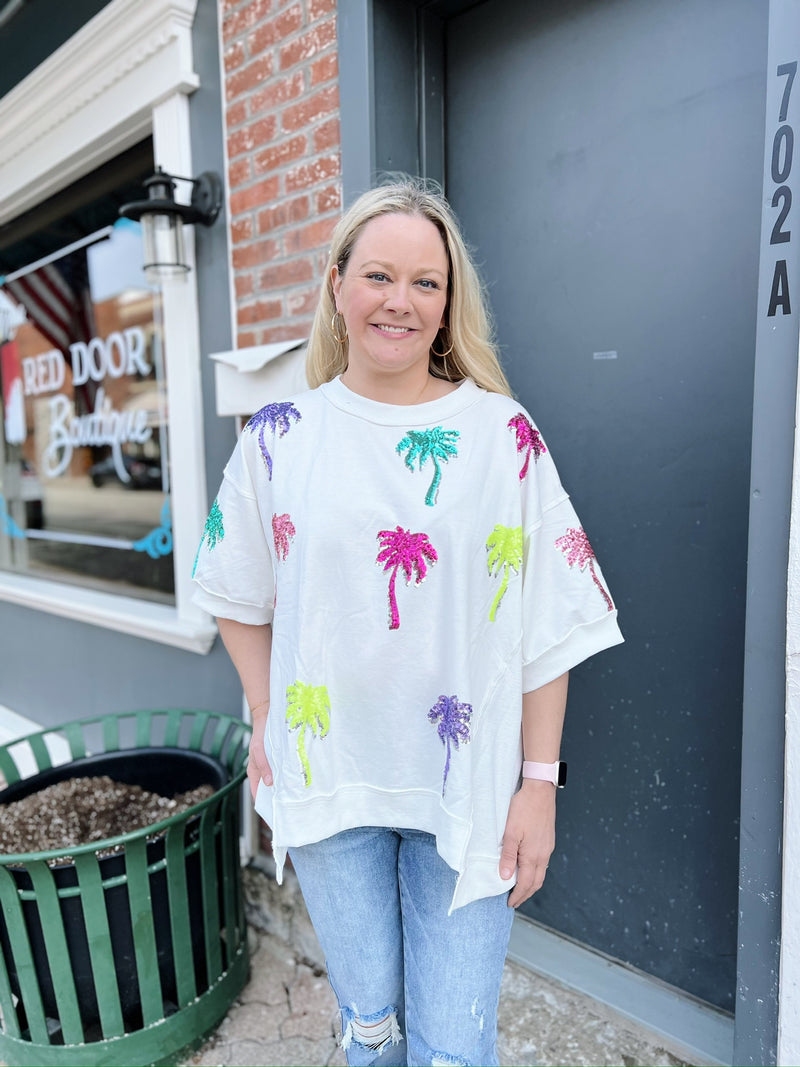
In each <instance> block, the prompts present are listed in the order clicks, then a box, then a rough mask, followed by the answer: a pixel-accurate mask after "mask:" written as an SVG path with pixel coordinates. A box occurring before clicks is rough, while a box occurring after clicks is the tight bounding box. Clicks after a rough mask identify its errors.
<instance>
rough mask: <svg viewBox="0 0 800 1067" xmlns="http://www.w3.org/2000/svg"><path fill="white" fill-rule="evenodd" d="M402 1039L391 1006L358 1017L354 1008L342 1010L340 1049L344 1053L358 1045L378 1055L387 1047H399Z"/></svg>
mask: <svg viewBox="0 0 800 1067" xmlns="http://www.w3.org/2000/svg"><path fill="white" fill-rule="evenodd" d="M402 1039H403V1035H402V1033H401V1032H400V1024H399V1023H398V1021H397V1008H395V1007H393V1006H392V1005H388V1006H387V1007H385V1008H384V1009H383V1010H382V1011H376V1012H373V1013H372V1014H371V1015H359V1014H358V1012H357V1011H356V1009H355V1007H344V1008H342V1048H343V1049H344V1050H345V1051H346V1050H347V1049H348V1048H349V1047H350V1046H351V1045H359V1046H360V1047H361V1048H364V1049H370V1050H371V1051H372V1052H374V1053H376V1055H380V1054H381V1052H383V1050H384V1049H385V1048H386V1047H387V1045H399V1044H400V1042H401V1041H402Z"/></svg>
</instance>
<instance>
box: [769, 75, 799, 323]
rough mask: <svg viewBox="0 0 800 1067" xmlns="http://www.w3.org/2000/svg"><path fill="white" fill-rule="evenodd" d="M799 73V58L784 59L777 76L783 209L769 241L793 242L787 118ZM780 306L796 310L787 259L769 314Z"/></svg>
mask: <svg viewBox="0 0 800 1067" xmlns="http://www.w3.org/2000/svg"><path fill="white" fill-rule="evenodd" d="M796 73H797V60H796V59H795V60H793V61H792V62H791V63H781V64H780V66H779V67H778V70H777V76H778V77H779V78H786V81H785V82H784V86H783V95H782V97H781V106H780V110H779V112H778V122H779V123H780V125H779V126H778V128H777V130H776V131H775V136H774V138H773V140H772V160H771V164H770V173H771V175H772V180H773V181H774V182H775V185H776V186H777V188H776V189H775V192H774V193H773V194H772V206H773V207H777V208H780V210H779V211H778V217H777V218H776V219H775V225H774V226H773V227H772V233H771V234H770V238H769V243H770V244H771V245H781V244H789V242H790V241H791V239H792V231H791V230H789V229H786V220H787V219H788V217H789V212H790V211H791V209H792V189H791V186H790V185H789V176H790V175H791V173H792V158H793V156H794V130H793V129H792V127H791V125H790V124H789V123H788V122H787V121H786V118H787V116H788V114H789V97H790V96H791V95H792V86H793V85H794V76H795V74H796ZM779 308H780V312H781V314H782V315H791V313H792V304H791V300H790V298H789V271H788V268H787V265H786V260H785V259H778V260H776V261H775V268H774V270H773V273H772V286H771V288H770V293H769V307H768V309H767V316H768V317H769V316H771V315H776V314H777V313H778V309H779Z"/></svg>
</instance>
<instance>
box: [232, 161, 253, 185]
mask: <svg viewBox="0 0 800 1067" xmlns="http://www.w3.org/2000/svg"><path fill="white" fill-rule="evenodd" d="M251 175H252V167H251V165H250V160H249V159H237V160H236V162H235V163H231V164H230V166H229V167H228V183H229V185H230V187H231V189H236V188H238V187H239V186H240V185H244V184H245V182H249V181H250V177H251Z"/></svg>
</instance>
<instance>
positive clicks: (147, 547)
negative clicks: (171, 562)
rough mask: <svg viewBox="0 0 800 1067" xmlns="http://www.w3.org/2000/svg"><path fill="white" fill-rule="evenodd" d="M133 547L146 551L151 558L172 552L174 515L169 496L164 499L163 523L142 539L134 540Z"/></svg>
mask: <svg viewBox="0 0 800 1067" xmlns="http://www.w3.org/2000/svg"><path fill="white" fill-rule="evenodd" d="M133 548H134V550H135V551H136V552H146V553H147V554H148V556H150V558H151V559H158V558H159V557H160V556H168V555H169V554H170V553H171V552H172V516H171V514H170V507H169V497H167V499H166V500H165V501H164V506H163V508H162V509H161V525H160V526H156V528H155V530H151V531H150V533H149V534H147V535H146V536H145V537H143V538H142V539H141V541H134V542H133Z"/></svg>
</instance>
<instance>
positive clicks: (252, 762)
mask: <svg viewBox="0 0 800 1067" xmlns="http://www.w3.org/2000/svg"><path fill="white" fill-rule="evenodd" d="M268 714H269V705H267V706H266V707H265V708H264V707H262V708H261V709H259V712H258V714H257V715H254V716H253V734H252V736H251V738H250V758H249V759H248V761H247V779H248V781H249V782H250V792H251V793H252V794H253V800H255V798H256V793H257V792H258V783H259V782H263V783H264V785H272V768H271V767H270V765H269V760H268V759H267V753H266V752H265V750H264V733H265V731H266V728H267V715H268Z"/></svg>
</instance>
